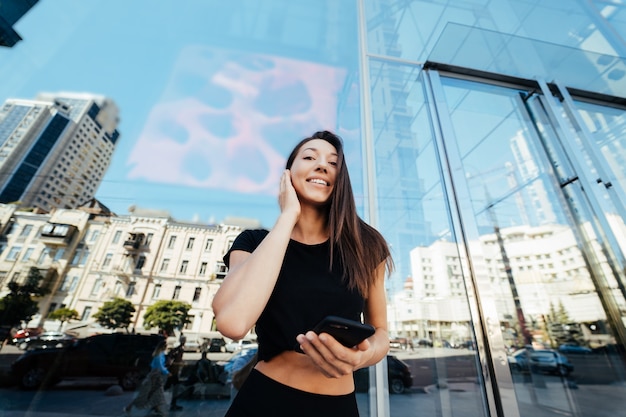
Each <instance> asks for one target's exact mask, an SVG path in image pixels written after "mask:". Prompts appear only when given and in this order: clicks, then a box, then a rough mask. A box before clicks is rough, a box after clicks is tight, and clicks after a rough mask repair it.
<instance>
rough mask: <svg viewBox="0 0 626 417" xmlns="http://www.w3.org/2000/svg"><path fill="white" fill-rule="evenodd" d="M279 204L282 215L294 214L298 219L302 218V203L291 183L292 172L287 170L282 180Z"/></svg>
mask: <svg viewBox="0 0 626 417" xmlns="http://www.w3.org/2000/svg"><path fill="white" fill-rule="evenodd" d="M278 204H279V205H280V211H281V212H282V213H290V212H293V214H295V216H296V218H298V216H300V201H299V200H298V195H297V194H296V190H295V189H294V188H293V184H292V183H291V171H289V170H288V169H286V170H285V171H284V172H283V175H282V177H281V178H280V190H279V192H278Z"/></svg>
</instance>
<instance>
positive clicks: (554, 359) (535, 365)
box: [508, 349, 574, 376]
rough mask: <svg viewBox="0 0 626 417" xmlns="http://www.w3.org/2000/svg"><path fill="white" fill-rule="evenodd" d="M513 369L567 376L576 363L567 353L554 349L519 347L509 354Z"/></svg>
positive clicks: (510, 364)
mask: <svg viewBox="0 0 626 417" xmlns="http://www.w3.org/2000/svg"><path fill="white" fill-rule="evenodd" d="M508 361H509V366H510V367H511V370H513V371H517V372H542V373H546V374H556V375H562V376H567V375H569V374H571V373H572V372H574V365H572V363H571V362H570V361H569V359H567V357H566V356H565V355H562V354H561V353H559V352H557V351H556V350H553V349H542V350H534V349H519V350H517V351H515V352H514V353H513V354H512V355H509V356H508Z"/></svg>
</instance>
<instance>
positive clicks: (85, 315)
mask: <svg viewBox="0 0 626 417" xmlns="http://www.w3.org/2000/svg"><path fill="white" fill-rule="evenodd" d="M89 316H91V307H90V306H87V307H85V309H84V310H83V315H82V316H81V317H80V321H86V320H87V319H88V318H89Z"/></svg>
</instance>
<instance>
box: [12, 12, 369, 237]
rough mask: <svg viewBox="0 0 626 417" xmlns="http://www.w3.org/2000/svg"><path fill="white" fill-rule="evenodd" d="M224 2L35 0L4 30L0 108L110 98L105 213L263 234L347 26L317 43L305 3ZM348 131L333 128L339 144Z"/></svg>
mask: <svg viewBox="0 0 626 417" xmlns="http://www.w3.org/2000/svg"><path fill="white" fill-rule="evenodd" d="M225 3H226V2H217V1H186V2H183V3H181V2H175V1H159V2H148V1H133V2H122V1H96V0H91V1H79V0H54V1H52V0H41V1H40V2H39V3H37V4H36V5H35V6H34V7H33V9H31V11H30V12H28V13H27V14H26V15H25V16H24V17H22V19H21V20H20V21H19V22H17V24H16V25H15V26H14V28H15V30H16V31H17V32H18V33H19V34H20V35H21V36H22V38H23V39H24V40H23V41H21V42H19V43H18V44H17V45H16V46H15V47H13V48H2V49H0V73H1V74H3V82H2V83H1V84H0V99H2V101H4V100H5V99H7V98H24V99H31V98H34V97H35V96H36V95H37V94H38V93H39V92H42V91H47V92H59V91H70V92H90V93H95V94H100V95H104V96H107V97H110V98H112V99H113V100H114V101H115V102H116V104H117V105H118V107H119V109H120V125H119V127H118V129H119V131H120V134H121V137H120V141H119V144H118V146H117V148H116V151H115V154H114V157H113V161H112V163H111V166H110V168H109V170H108V172H107V174H106V176H105V178H104V181H103V182H102V184H101V186H100V188H99V190H98V193H97V194H96V197H97V198H98V199H100V200H101V201H102V202H103V203H104V204H106V205H107V206H109V207H110V208H111V209H112V210H113V211H115V212H117V213H118V214H126V213H127V212H128V211H127V210H128V207H129V206H131V205H135V206H138V207H142V208H149V209H162V210H168V211H170V213H171V214H172V216H173V217H174V218H176V219H178V220H197V221H202V222H220V221H222V220H223V219H224V218H225V217H227V216H237V217H252V218H257V219H259V220H260V221H261V222H262V223H263V225H264V226H267V227H271V226H272V224H273V221H274V219H275V217H276V215H277V214H278V204H277V202H276V192H277V191H276V190H277V183H278V178H279V176H280V173H281V171H282V169H283V165H284V158H285V156H286V154H287V153H288V152H289V150H290V149H291V147H292V146H293V145H294V144H295V143H296V142H297V141H298V140H299V139H301V138H302V137H304V136H306V135H307V134H310V133H312V132H314V131H315V130H320V129H331V130H335V128H336V126H337V125H338V122H337V113H338V112H337V108H338V101H339V100H340V99H341V97H342V94H343V93H342V89H344V88H345V87H344V85H345V84H346V77H347V72H348V71H347V70H346V68H348V67H350V66H353V65H355V64H354V61H355V59H354V53H341V51H346V50H348V49H350V50H354V49H355V48H354V42H353V36H354V32H353V27H351V26H349V25H336V27H335V30H337V31H341V30H345V31H346V34H345V36H339V37H338V38H337V39H339V41H337V42H338V43H336V44H329V43H328V42H327V41H326V40H325V34H326V33H325V30H324V28H323V26H322V25H318V24H316V23H315V21H314V19H316V18H319V19H320V21H322V20H324V19H326V18H327V17H325V16H323V15H320V16H317V17H316V16H315V14H316V13H321V9H322V8H320V7H318V6H317V5H318V4H319V3H318V2H314V1H302V2H300V3H298V5H294V6H292V5H291V4H290V3H285V2H284V1H281V0H276V1H266V2H264V3H263V5H262V6H260V5H258V4H257V3H256V2H251V1H245V0H236V1H233V2H228V4H225ZM348 3H350V4H351V2H348ZM348 3H346V2H341V4H342V5H343V6H345V5H346V4H348ZM287 4H289V7H288V8H289V10H288V11H287V12H288V13H290V14H291V15H290V16H292V18H290V19H289V20H288V22H289V23H288V24H283V23H280V25H279V26H280V30H279V32H277V33H273V31H272V21H271V19H269V18H268V16H266V15H265V13H268V12H269V11H271V10H276V8H277V7H278V8H285V5H287ZM343 6H342V7H343ZM318 9H320V10H318ZM298 19H301V22H300V24H299V22H298ZM311 22H312V24H311ZM275 23H276V22H275ZM316 26H318V28H317V29H316ZM344 26H345V27H344ZM311 27H312V28H313V29H312V28H311ZM342 27H343V29H340V28H342ZM335 55H336V56H335ZM351 94H353V93H351ZM353 125H354V126H358V123H353ZM354 129H357V128H356V127H355V128H354ZM355 132H356V131H355V130H351V131H350V130H348V131H339V133H340V134H342V136H344V140H346V139H347V141H348V142H350V141H351V140H352V138H358V133H355ZM355 140H356V139H355ZM346 147H347V148H348V153H350V149H351V145H350V143H347V144H346ZM354 149H355V150H354V151H353V152H352V153H353V154H354V156H353V159H354V162H353V163H352V164H353V165H354V164H357V163H358V162H359V161H358V150H357V149H356V148H354ZM348 158H350V156H348ZM348 162H349V163H350V159H348ZM357 194H358V193H357Z"/></svg>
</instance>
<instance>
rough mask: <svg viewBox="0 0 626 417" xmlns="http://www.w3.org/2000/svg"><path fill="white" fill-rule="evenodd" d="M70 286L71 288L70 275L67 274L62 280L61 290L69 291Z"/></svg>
mask: <svg viewBox="0 0 626 417" xmlns="http://www.w3.org/2000/svg"><path fill="white" fill-rule="evenodd" d="M69 288H70V277H68V276H67V275H66V276H65V278H63V281H62V282H61V291H67V290H68V289H69Z"/></svg>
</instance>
